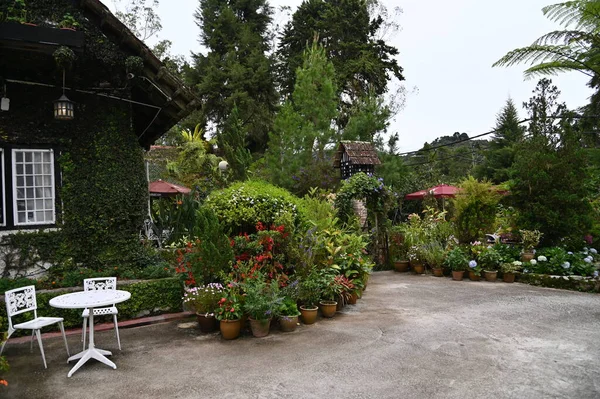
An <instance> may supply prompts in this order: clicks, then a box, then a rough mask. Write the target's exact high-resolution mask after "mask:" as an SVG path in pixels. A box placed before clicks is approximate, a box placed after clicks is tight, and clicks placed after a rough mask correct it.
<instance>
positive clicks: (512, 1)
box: [104, 0, 591, 151]
mask: <svg viewBox="0 0 600 399" xmlns="http://www.w3.org/2000/svg"><path fill="white" fill-rule="evenodd" d="M555 2H556V0H503V1H491V0H454V1H447V0H429V1H424V0H401V1H392V0H383V4H384V5H385V6H386V7H387V8H388V10H389V11H390V12H391V11H392V10H393V9H394V7H400V8H402V10H403V12H402V14H401V15H400V16H399V17H398V18H397V22H398V23H399V24H400V26H401V31H399V32H398V33H396V34H395V35H394V36H392V37H389V38H388V43H389V44H391V45H394V46H395V47H396V48H398V50H399V51H400V54H399V56H398V61H399V64H400V66H402V67H403V68H404V76H405V78H406V80H405V81H404V82H403V84H404V86H405V87H406V89H407V91H408V92H409V95H408V96H407V98H406V105H405V107H404V109H403V110H401V111H400V112H399V113H398V115H397V116H396V117H395V119H394V120H393V121H392V124H391V126H390V128H389V132H392V133H395V132H398V133H399V135H400V150H401V151H411V150H416V149H419V148H420V147H421V146H422V145H423V143H424V142H425V141H428V142H431V141H433V140H434V139H435V138H437V137H439V136H443V135H451V134H452V133H454V132H466V133H467V134H469V135H470V136H471V135H476V134H480V133H484V132H486V131H489V130H491V129H492V128H493V126H494V124H495V117H496V114H497V113H498V111H499V110H500V109H501V108H502V106H503V105H504V103H505V102H506V99H507V98H508V97H509V96H510V97H512V98H513V100H514V101H515V102H516V104H517V106H518V108H519V112H520V116H521V117H522V118H525V117H526V114H525V111H524V110H523V108H522V107H521V104H522V103H523V102H524V101H527V99H528V98H529V97H531V91H532V90H533V89H534V87H535V84H536V81H535V80H528V81H525V80H524V78H523V70H524V69H525V66H520V65H519V66H515V67H510V68H492V67H491V65H492V64H493V63H494V62H495V61H496V60H498V59H499V58H500V57H502V56H503V55H504V54H505V53H506V52H507V51H509V50H511V49H514V48H517V47H523V46H526V45H528V44H531V43H532V42H533V41H534V40H535V39H536V38H538V37H539V36H541V35H542V34H544V33H546V32H549V31H551V30H557V29H560V26H559V25H557V24H556V23H553V22H551V21H549V20H548V19H546V17H544V15H543V14H542V11H541V9H542V7H544V6H546V5H548V4H553V3H555ZM104 3H105V4H107V5H108V6H109V7H111V8H113V9H114V7H113V4H112V2H111V1H107V0H104ZM300 3H301V0H288V1H285V0H272V1H271V3H270V4H271V5H272V6H274V7H279V6H280V5H284V4H285V5H290V6H292V8H296V7H297V6H298V5H299V4H300ZM197 5H198V1H197V0H160V6H159V9H158V14H159V15H160V17H161V20H162V25H163V30H162V32H161V33H160V38H161V39H169V40H171V41H172V42H173V53H174V54H184V55H186V56H189V54H190V52H191V51H194V52H198V51H200V45H199V44H198V34H199V28H198V27H197V26H196V24H195V21H194V17H193V14H194V10H195V9H196V7H197ZM281 18H282V17H281V16H280V17H279V18H278V20H281ZM553 82H554V83H555V84H556V85H557V86H558V88H559V89H560V90H561V91H562V97H561V98H562V101H564V102H566V103H567V105H568V106H569V107H571V108H575V107H578V106H581V105H584V104H585V103H586V101H587V99H588V97H589V96H590V94H591V91H590V90H589V89H588V88H587V86H586V82H587V79H586V77H585V76H584V75H583V74H581V73H577V72H571V73H567V74H562V75H559V76H556V77H553ZM415 87H416V90H413V89H414V88H415Z"/></svg>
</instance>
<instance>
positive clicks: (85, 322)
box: [81, 317, 88, 350]
mask: <svg viewBox="0 0 600 399" xmlns="http://www.w3.org/2000/svg"><path fill="white" fill-rule="evenodd" d="M87 320H88V319H87V317H84V318H83V326H82V328H81V331H82V335H81V342H83V350H85V332H86V328H87Z"/></svg>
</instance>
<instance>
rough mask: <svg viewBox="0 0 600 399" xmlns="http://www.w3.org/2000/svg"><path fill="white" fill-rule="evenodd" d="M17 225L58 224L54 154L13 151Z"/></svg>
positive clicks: (47, 151) (14, 209) (14, 212)
mask: <svg viewBox="0 0 600 399" xmlns="http://www.w3.org/2000/svg"><path fill="white" fill-rule="evenodd" d="M12 182H13V185H12V186H13V216H14V225H15V226H23V225H36V224H54V223H55V207H54V200H55V196H54V191H55V190H54V188H55V186H54V152H53V151H52V150H30V149H18V150H17V149H14V150H12Z"/></svg>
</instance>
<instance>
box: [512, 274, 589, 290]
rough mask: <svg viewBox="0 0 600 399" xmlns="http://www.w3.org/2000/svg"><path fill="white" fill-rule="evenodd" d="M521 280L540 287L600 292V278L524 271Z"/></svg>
mask: <svg viewBox="0 0 600 399" xmlns="http://www.w3.org/2000/svg"><path fill="white" fill-rule="evenodd" d="M519 282H520V283H524V284H529V285H535V286H539V287H547V288H558V289H563V290H571V291H581V292H597V293H600V280H598V279H595V278H590V277H582V276H550V275H548V274H533V273H524V274H521V275H520V277H519Z"/></svg>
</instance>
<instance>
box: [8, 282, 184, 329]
mask: <svg viewBox="0 0 600 399" xmlns="http://www.w3.org/2000/svg"><path fill="white" fill-rule="evenodd" d="M118 289H120V290H123V291H129V292H131V298H130V299H129V300H127V301H125V302H122V303H120V304H117V308H118V309H119V316H118V318H119V320H121V321H123V320H128V319H134V318H137V317H142V316H147V315H153V314H161V313H168V312H180V311H182V309H183V300H182V297H183V286H182V285H181V282H180V281H179V279H177V278H172V277H171V278H165V279H160V280H137V281H134V280H132V281H124V282H120V283H118ZM80 290H81V289H80V288H79V287H78V288H64V289H58V290H40V291H36V296H37V304H38V315H40V316H46V317H62V318H64V319H65V321H64V325H65V327H66V328H69V327H81V323H82V319H81V312H82V310H83V309H57V308H53V307H51V306H50V304H49V302H50V299H52V298H54V297H56V296H59V295H62V294H66V293H70V292H76V291H80ZM3 300H4V298H2V301H3ZM18 317H19V316H17V317H14V318H13V323H15V322H21V320H20V319H19V318H18ZM0 318H3V319H4V323H3V325H2V327H1V328H0V331H6V330H7V328H8V319H7V317H6V306H2V307H1V309H0ZM31 318H33V313H31V314H29V313H28V314H27V315H24V316H22V319H23V321H24V320H27V319H31ZM104 318H106V316H103V317H99V318H98V319H99V320H104ZM107 320H108V319H107ZM50 330H58V326H57V325H53V326H50V327H48V328H47V329H44V331H50ZM18 333H19V332H16V333H15V334H14V335H13V336H16V335H18ZM25 333H26V331H25ZM20 335H22V334H20Z"/></svg>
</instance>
